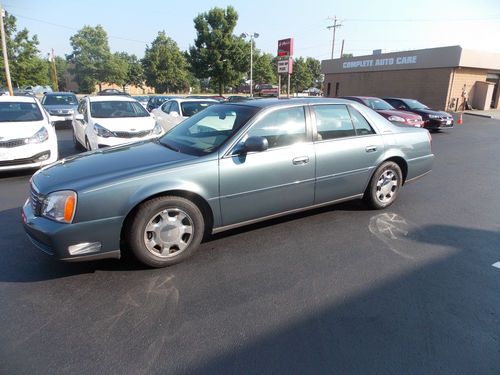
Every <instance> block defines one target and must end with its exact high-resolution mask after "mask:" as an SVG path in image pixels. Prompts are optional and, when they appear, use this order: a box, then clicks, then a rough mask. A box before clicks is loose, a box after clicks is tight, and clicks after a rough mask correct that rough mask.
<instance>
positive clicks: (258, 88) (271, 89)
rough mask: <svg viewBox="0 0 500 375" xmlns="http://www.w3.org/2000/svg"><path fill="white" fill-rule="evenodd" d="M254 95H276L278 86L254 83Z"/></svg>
mask: <svg viewBox="0 0 500 375" xmlns="http://www.w3.org/2000/svg"><path fill="white" fill-rule="evenodd" d="M255 95H257V96H263V97H264V96H278V86H274V85H268V84H265V83H264V84H259V85H255Z"/></svg>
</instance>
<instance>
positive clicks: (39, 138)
mask: <svg viewBox="0 0 500 375" xmlns="http://www.w3.org/2000/svg"><path fill="white" fill-rule="evenodd" d="M47 139H49V132H48V131H47V129H45V127H43V128H41V129H40V130H39V131H37V132H36V133H35V134H34V135H33V136H31V137H30V138H26V139H25V141H24V142H25V143H42V142H45V141H46V140H47Z"/></svg>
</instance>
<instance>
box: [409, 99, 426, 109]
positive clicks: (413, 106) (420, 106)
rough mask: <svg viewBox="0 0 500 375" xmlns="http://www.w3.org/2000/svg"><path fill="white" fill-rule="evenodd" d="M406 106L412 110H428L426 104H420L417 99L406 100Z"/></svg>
mask: <svg viewBox="0 0 500 375" xmlns="http://www.w3.org/2000/svg"><path fill="white" fill-rule="evenodd" d="M405 104H406V105H407V106H408V107H410V108H411V109H427V108H429V107H427V106H426V105H425V104H422V103H420V102H419V101H418V100H415V99H406V100H405Z"/></svg>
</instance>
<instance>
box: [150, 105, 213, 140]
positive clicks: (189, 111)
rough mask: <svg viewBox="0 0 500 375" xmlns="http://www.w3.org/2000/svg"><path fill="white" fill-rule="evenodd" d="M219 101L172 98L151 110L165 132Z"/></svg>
mask: <svg viewBox="0 0 500 375" xmlns="http://www.w3.org/2000/svg"><path fill="white" fill-rule="evenodd" d="M217 103H219V102H218V101H217V100H213V99H189V98H187V99H170V100H167V101H166V102H165V103H163V104H162V105H161V106H159V107H158V108H155V109H153V111H152V112H151V113H152V114H153V116H155V118H156V120H157V121H158V123H159V124H160V125H161V127H162V128H163V130H164V131H165V132H168V131H169V130H170V129H172V128H173V127H174V126H176V125H177V124H179V123H180V122H181V121H183V120H185V119H187V118H188V117H191V116H192V115H194V114H195V113H198V112H200V111H202V110H204V109H205V108H207V107H209V106H211V105H214V104H217Z"/></svg>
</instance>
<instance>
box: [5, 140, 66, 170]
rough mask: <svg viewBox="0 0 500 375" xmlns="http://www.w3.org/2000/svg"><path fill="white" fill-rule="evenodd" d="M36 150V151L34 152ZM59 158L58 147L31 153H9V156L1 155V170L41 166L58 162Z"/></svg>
mask: <svg viewBox="0 0 500 375" xmlns="http://www.w3.org/2000/svg"><path fill="white" fill-rule="evenodd" d="M24 147H26V146H24ZM24 147H23V148H24ZM34 151H35V152H36V153H34V154H33V152H34ZM57 158H58V154H57V147H52V149H39V150H32V151H31V152H30V153H29V154H26V153H25V152H21V153H17V154H13V155H9V156H8V157H7V156H5V157H1V158H0V172H2V171H12V170H19V169H33V168H41V167H44V166H46V165H49V164H52V163H54V162H56V161H57Z"/></svg>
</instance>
